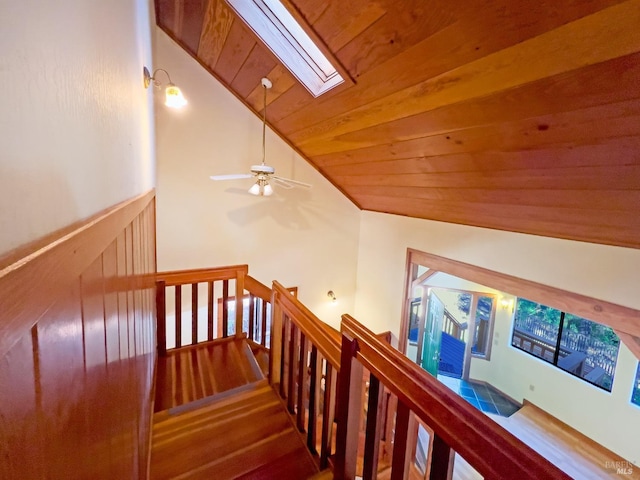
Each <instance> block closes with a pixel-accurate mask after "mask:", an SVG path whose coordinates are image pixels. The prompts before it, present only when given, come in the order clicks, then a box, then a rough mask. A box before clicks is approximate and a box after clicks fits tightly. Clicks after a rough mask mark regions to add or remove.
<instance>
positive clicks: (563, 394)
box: [355, 212, 640, 462]
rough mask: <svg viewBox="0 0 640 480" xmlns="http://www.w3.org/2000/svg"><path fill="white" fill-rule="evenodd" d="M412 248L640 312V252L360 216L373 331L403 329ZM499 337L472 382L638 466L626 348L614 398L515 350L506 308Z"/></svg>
mask: <svg viewBox="0 0 640 480" xmlns="http://www.w3.org/2000/svg"><path fill="white" fill-rule="evenodd" d="M407 248H415V249H417V250H422V251H425V252H429V253H433V254H436V255H441V256H443V257H447V258H452V259H454V260H459V261H462V262H466V263H470V264H473V265H478V266H481V267H485V268H488V269H491V270H496V271H499V272H503V273H507V274H510V275H515V276H517V277H520V278H525V279H528V280H533V281H536V282H540V283H544V284H547V285H552V286H555V287H558V288H561V289H564V290H568V291H572V292H577V293H581V294H584V295H588V296H591V297H595V298H599V299H602V300H608V301H611V302H613V303H618V304H620V305H625V306H628V307H631V308H635V309H640V296H638V285H640V250H635V249H628V248H619V247H610V246H604V245H595V244H589V243H583V242H573V241H569V240H560V239H553V238H546V237H537V236H533V235H524V234H518V233H511V232H502V231H497V230H489V229H483V228H477V227H467V226H464V225H454V224H447V223H441V222H433V221H428V220H418V219H413V218H407V217H400V216H396V215H385V214H379V213H373V212H362V217H361V224H360V247H359V257H358V290H357V296H356V310H355V312H356V315H355V316H356V318H357V319H358V320H360V321H362V322H364V323H366V324H368V325H369V326H370V328H372V330H374V331H384V330H391V331H393V332H394V333H396V334H398V333H399V332H398V329H399V325H400V315H401V309H402V295H403V285H404V275H405V272H404V268H405V262H406V250H407ZM507 293H508V292H507ZM372 299H375V301H372ZM495 333H497V336H494V338H495V339H496V340H497V342H498V344H497V345H495V344H494V345H493V349H492V354H491V362H490V364H489V363H488V362H486V361H482V360H473V361H472V366H471V377H472V378H478V379H482V380H486V381H488V382H489V383H491V384H493V385H495V386H496V387H497V388H499V389H501V390H503V391H504V392H505V393H507V394H509V395H511V396H512V397H514V398H516V399H518V400H521V399H522V398H528V399H530V400H531V401H532V402H534V403H536V404H537V405H538V406H540V407H541V408H543V409H545V410H547V411H548V412H549V413H551V414H552V415H555V416H557V417H558V418H560V419H561V420H562V421H564V422H566V423H568V424H569V425H571V426H573V427H574V428H576V429H578V430H580V431H581V432H583V433H584V434H585V435H587V436H590V437H592V438H594V439H596V440H597V441H598V442H600V443H602V444H603V445H605V446H606V447H608V448H610V449H611V450H613V451H615V452H617V453H618V454H620V455H622V456H623V457H625V458H627V459H628V460H630V461H637V462H640V444H639V443H638V442H637V438H636V436H637V433H636V432H638V431H640V408H637V407H635V406H632V405H630V403H629V400H630V398H631V387H632V382H633V377H634V375H635V368H636V365H637V361H636V359H635V358H634V357H633V355H632V354H631V353H630V352H629V350H628V349H627V348H626V347H624V346H623V347H621V349H620V356H619V358H618V367H617V371H616V378H615V382H614V388H613V392H612V393H611V394H609V393H607V392H605V391H603V390H600V389H598V388H596V387H592V386H590V385H588V384H586V383H584V382H582V381H580V380H578V379H575V378H573V377H571V376H570V375H568V374H565V373H564V372H560V371H557V370H554V368H553V367H550V366H548V365H546V364H543V363H542V362H541V361H538V360H536V359H534V358H532V357H530V356H529V355H527V354H525V353H522V352H519V351H516V350H515V349H513V348H512V347H510V346H509V340H510V334H511V317H510V315H509V314H507V313H505V310H504V309H501V308H499V309H498V312H497V317H496V329H495ZM530 384H533V385H534V387H535V390H534V391H533V392H532V391H530V390H529V385H530Z"/></svg>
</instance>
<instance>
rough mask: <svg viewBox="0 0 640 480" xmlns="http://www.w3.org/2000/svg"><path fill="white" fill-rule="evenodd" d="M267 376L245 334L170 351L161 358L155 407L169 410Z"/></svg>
mask: <svg viewBox="0 0 640 480" xmlns="http://www.w3.org/2000/svg"><path fill="white" fill-rule="evenodd" d="M264 378H265V376H264V375H263V373H262V370H261V368H260V365H258V362H257V361H256V358H255V357H254V355H253V353H252V351H251V348H250V346H249V344H248V342H247V339H246V338H245V337H243V336H240V337H227V338H222V339H218V340H214V341H212V342H206V343H201V344H198V345H193V346H189V347H183V348H178V349H174V350H169V351H168V352H167V354H166V355H164V356H159V357H158V365H157V375H156V396H155V405H154V410H155V411H156V412H160V411H163V410H169V409H172V408H175V407H177V406H180V405H184V404H187V403H191V402H193V401H196V400H200V399H203V398H206V397H210V396H212V395H215V394H219V393H221V392H225V391H228V390H233V389H235V388H237V387H240V386H242V385H245V384H249V383H253V382H256V381H259V380H262V379H264Z"/></svg>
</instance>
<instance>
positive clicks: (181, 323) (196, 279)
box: [156, 265, 271, 355]
mask: <svg viewBox="0 0 640 480" xmlns="http://www.w3.org/2000/svg"><path fill="white" fill-rule="evenodd" d="M156 287H157V289H156V308H157V318H158V324H157V345H158V353H159V354H160V355H164V354H166V352H167V350H168V349H170V348H180V347H184V346H189V345H195V344H197V343H202V342H208V341H212V340H216V339H218V338H225V337H228V336H229V335H233V334H235V335H240V334H242V333H245V334H246V335H247V338H248V339H249V340H251V341H252V342H254V344H256V345H258V346H261V347H263V348H267V347H268V345H269V334H270V331H271V325H270V323H271V289H270V288H269V287H267V286H265V285H263V284H262V283H260V282H259V281H257V280H256V279H254V278H253V277H251V276H250V275H249V274H248V266H247V265H233V266H228V267H219V268H205V269H196V270H178V271H171V272H159V273H158V274H157V275H156ZM185 298H187V301H186V302H185V301H184V299H185ZM167 320H168V321H167ZM205 324H206V329H205V328H204V325H205ZM167 328H170V329H171V332H170V333H171V335H169V337H171V341H170V342H169V343H167V339H168V335H167V333H168V332H167ZM205 330H206V333H205Z"/></svg>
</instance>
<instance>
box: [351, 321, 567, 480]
mask: <svg viewBox="0 0 640 480" xmlns="http://www.w3.org/2000/svg"><path fill="white" fill-rule="evenodd" d="M341 332H342V334H343V336H345V337H346V338H347V339H349V340H352V341H355V342H357V348H355V349H354V351H355V357H356V359H357V360H359V361H360V362H361V363H362V364H363V365H364V366H365V367H366V368H367V369H368V370H369V371H370V372H371V373H372V374H374V375H375V376H376V377H377V378H378V379H379V380H380V381H381V382H382V383H383V384H384V385H385V387H387V388H388V389H389V390H390V391H391V392H392V393H393V394H395V395H396V396H397V397H398V399H399V400H400V401H401V402H403V403H404V404H405V405H407V406H408V407H409V408H410V409H411V411H413V412H414V413H415V414H416V416H418V417H419V418H420V419H422V420H423V421H424V422H425V423H426V424H427V425H429V427H430V428H432V429H433V430H434V432H435V433H436V434H437V435H438V436H440V437H441V438H442V439H443V440H444V441H445V442H446V443H447V445H449V446H450V447H451V448H452V449H454V450H455V451H456V452H458V453H459V454H460V455H462V457H464V458H465V460H467V462H469V463H470V464H471V465H472V466H473V467H474V468H475V469H476V470H478V472H479V473H480V474H481V475H483V476H484V477H485V478H505V479H507V478H508V479H512V478H519V479H532V480H533V479H536V480H539V479H569V478H570V477H569V476H568V475H566V474H565V473H564V472H562V471H561V470H559V469H558V468H557V467H555V466H554V465H553V464H551V463H550V462H549V461H548V460H546V459H545V458H544V457H542V456H541V455H539V454H538V453H537V452H535V451H533V450H532V449H531V448H529V447H528V446H527V445H525V444H524V443H523V442H522V441H520V440H519V439H518V438H516V437H515V436H513V435H512V434H511V433H509V432H507V431H506V430H504V429H503V428H502V427H500V426H499V425H498V424H496V423H495V422H494V421H492V420H491V419H490V418H488V417H487V416H486V415H484V414H482V413H480V412H479V411H478V410H477V409H476V408H474V407H473V406H472V405H471V404H469V403H467V402H466V401H465V400H463V399H462V398H460V397H459V396H458V395H457V394H456V393H454V392H453V391H452V390H450V389H449V388H448V387H446V386H444V385H443V384H441V383H440V382H439V381H438V380H437V379H435V378H434V377H433V376H431V375H430V374H429V373H428V372H426V371H425V370H423V369H422V368H420V367H419V366H418V365H416V364H415V363H413V362H412V361H411V360H409V359H408V358H407V357H406V356H404V355H403V354H402V353H400V352H399V351H398V350H395V349H393V348H392V347H391V346H389V345H387V344H385V343H383V342H382V341H380V340H379V339H377V338H376V336H375V334H374V333H373V332H371V331H370V330H369V329H367V328H366V327H365V326H363V325H362V324H361V323H359V322H358V321H357V320H355V319H354V318H353V317H351V316H350V315H343V316H342V323H341Z"/></svg>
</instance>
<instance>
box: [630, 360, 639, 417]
mask: <svg viewBox="0 0 640 480" xmlns="http://www.w3.org/2000/svg"><path fill="white" fill-rule="evenodd" d="M631 403H635V404H636V405H638V406H639V407H640V362H638V369H637V370H636V379H635V381H634V383H633V391H632V393H631Z"/></svg>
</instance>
